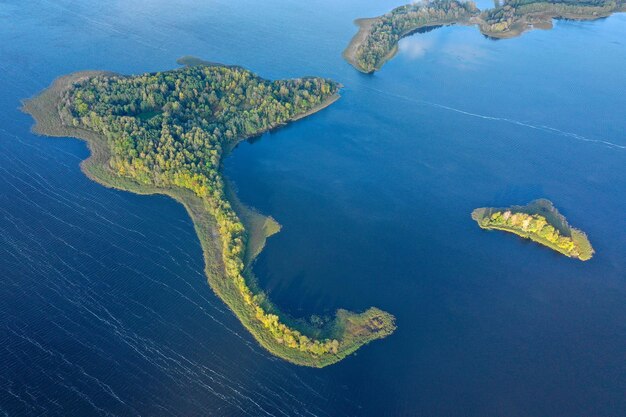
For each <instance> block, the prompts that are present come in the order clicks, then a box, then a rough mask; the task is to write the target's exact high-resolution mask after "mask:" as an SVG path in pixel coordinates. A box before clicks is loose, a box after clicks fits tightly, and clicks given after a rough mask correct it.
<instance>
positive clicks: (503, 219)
mask: <svg viewBox="0 0 626 417" xmlns="http://www.w3.org/2000/svg"><path fill="white" fill-rule="evenodd" d="M472 219H474V220H475V221H476V222H477V223H478V225H479V226H480V227H481V228H483V229H487V230H503V231H505V232H510V233H514V234H516V235H518V236H521V237H523V238H526V239H531V240H533V241H535V242H537V243H540V244H542V245H544V246H547V247H549V248H550V249H553V250H555V251H557V252H560V253H562V254H563V255H566V256H569V257H571V258H577V259H580V260H581V261H587V260H589V259H591V257H592V256H593V254H594V250H593V248H592V247H591V243H590V242H589V239H587V235H586V234H585V233H583V232H582V231H580V230H578V229H575V228H573V227H571V226H570V225H569V224H568V223H567V220H566V219H565V217H564V216H563V215H562V214H560V213H559V212H558V210H557V209H556V208H555V207H554V205H553V204H552V202H550V201H549V200H545V199H540V200H535V201H533V202H531V203H529V204H528V205H526V206H512V207H508V208H494V207H483V208H478V209H476V210H474V211H473V212H472Z"/></svg>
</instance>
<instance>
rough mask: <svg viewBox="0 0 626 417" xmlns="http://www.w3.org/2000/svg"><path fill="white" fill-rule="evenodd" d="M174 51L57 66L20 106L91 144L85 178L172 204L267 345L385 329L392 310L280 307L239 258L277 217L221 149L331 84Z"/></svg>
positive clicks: (361, 340)
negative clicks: (132, 69)
mask: <svg viewBox="0 0 626 417" xmlns="http://www.w3.org/2000/svg"><path fill="white" fill-rule="evenodd" d="M186 60H187V62H188V63H189V64H190V66H187V67H185V68H181V69H178V70H173V71H166V72H159V73H151V74H143V75H138V76H129V77H126V76H120V75H116V74H111V73H103V72H85V73H76V74H72V75H70V76H66V77H62V78H60V79H59V80H57V81H56V82H55V83H54V84H53V85H52V86H51V87H50V88H49V89H47V90H45V91H44V92H43V93H42V94H40V95H39V96H37V97H35V98H34V99H32V100H30V101H27V102H26V103H25V105H24V110H25V111H26V112H28V113H30V114H32V115H33V117H34V118H35V120H36V121H37V125H36V126H35V131H36V132H38V133H41V134H46V135H50V136H73V137H78V138H81V139H84V140H86V141H87V142H88V144H89V148H90V150H91V152H92V155H91V157H90V158H89V159H88V160H87V161H84V163H83V164H82V169H83V171H84V172H85V173H86V174H87V175H88V176H89V177H90V178H92V179H94V180H96V181H98V182H100V183H102V184H104V185H106V186H109V187H115V188H119V189H123V190H129V191H132V192H136V193H141V194H151V193H162V194H166V195H169V196H171V197H173V198H175V199H177V200H178V201H180V202H181V203H182V204H184V206H185V207H186V209H187V211H188V212H189V214H190V216H191V218H192V220H193V221H194V226H195V229H196V232H197V234H198V237H199V240H200V243H201V245H202V248H203V252H204V258H205V264H206V274H207V278H208V282H209V284H210V285H211V287H212V288H213V290H214V291H215V292H216V293H217V295H218V296H220V297H221V298H222V300H224V302H225V303H226V304H227V305H228V306H229V307H230V308H231V310H232V311H233V312H234V313H235V314H236V315H237V317H238V318H239V319H240V321H241V322H242V323H243V324H244V326H245V327H246V328H247V329H248V330H249V331H250V332H251V333H252V334H253V335H254V336H255V338H256V339H257V340H258V341H259V343H260V344H261V345H262V346H263V347H265V348H266V349H267V350H269V351H270V352H272V353H273V354H275V355H277V356H279V357H281V358H283V359H286V360H288V361H290V362H293V363H296V364H299V365H307V366H314V367H322V366H326V365H329V364H332V363H335V362H337V361H339V360H341V359H342V358H344V357H345V356H347V355H349V354H350V353H352V352H354V351H355V350H356V349H358V348H359V347H360V346H362V345H364V344H366V343H368V342H370V341H372V340H375V339H378V338H382V337H385V336H387V335H389V334H391V333H392V332H393V331H394V329H395V324H394V317H393V316H392V315H390V314H389V313H386V312H384V311H381V310H379V309H376V308H370V309H368V310H367V311H365V312H364V313H361V314H356V313H351V312H348V311H346V310H338V311H337V314H336V317H335V319H334V320H332V321H329V322H326V323H325V324H324V325H323V326H320V325H317V326H316V325H313V324H308V323H306V322H304V321H302V320H300V321H297V320H293V319H290V318H289V317H287V316H286V315H284V314H281V313H280V311H279V310H278V309H277V308H276V307H275V306H274V305H272V303H271V302H270V301H269V300H268V299H267V297H266V296H265V295H264V294H263V292H262V291H260V290H259V289H258V287H257V286H256V285H255V280H254V277H253V275H252V273H251V269H250V265H251V264H252V261H253V259H254V257H255V256H256V255H257V254H258V252H260V250H261V249H262V247H263V245H264V244H265V239H266V237H268V236H269V235H271V234H273V233H276V232H277V231H278V230H279V228H280V226H279V225H278V223H276V222H275V221H273V219H270V218H266V217H264V216H261V215H260V214H258V213H256V212H254V211H253V210H251V209H249V208H247V207H245V206H244V205H242V204H241V203H240V202H239V201H238V200H237V199H236V196H235V195H234V192H232V190H231V189H230V187H229V186H228V185H227V184H226V183H225V180H224V178H223V176H222V174H221V163H222V160H223V158H224V156H225V154H226V153H227V152H228V151H230V150H231V149H232V148H233V147H234V146H235V145H236V144H237V143H238V142H239V141H241V140H243V139H246V138H249V137H252V136H255V135H258V134H260V133H262V132H264V131H267V130H269V129H272V128H274V127H277V126H280V125H282V124H285V123H287V122H289V121H292V120H296V119H298V118H301V117H304V116H306V115H309V114H312V113H314V112H316V111H318V110H320V109H322V108H324V107H325V106H327V105H329V104H331V103H332V102H334V101H335V100H336V99H337V98H338V94H337V93H338V91H339V88H340V85H339V84H337V83H335V82H333V81H330V80H326V79H321V78H312V77H309V78H299V79H294V80H281V81H269V80H265V79H262V78H260V77H258V76H256V75H254V74H253V73H251V72H250V71H247V70H245V69H243V68H240V67H229V66H223V65H205V64H204V63H203V62H202V61H200V60H193V59H192V58H186ZM191 64H193V65H191Z"/></svg>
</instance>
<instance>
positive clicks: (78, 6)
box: [0, 0, 626, 417]
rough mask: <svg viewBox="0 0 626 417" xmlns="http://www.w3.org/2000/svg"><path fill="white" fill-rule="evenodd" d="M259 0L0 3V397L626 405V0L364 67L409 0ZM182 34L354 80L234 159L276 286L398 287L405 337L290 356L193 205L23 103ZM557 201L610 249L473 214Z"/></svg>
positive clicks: (281, 70) (145, 411) (332, 289)
mask: <svg viewBox="0 0 626 417" xmlns="http://www.w3.org/2000/svg"><path fill="white" fill-rule="evenodd" d="M264 3H269V4H262V6H261V3H259V2H255V1H251V0H246V1H239V2H230V1H195V0H180V1H155V2H140V1H124V2H122V1H117V2H99V1H95V0H89V1H77V0H74V1H70V0H65V1H33V2H20V1H13V0H9V1H4V2H0V21H1V22H2V25H0V58H1V59H0V74H1V76H0V82H1V85H2V94H0V106H1V109H2V112H0V284H1V285H0V415H10V416H25V415H80V416H88V415H89V416H91V415H182V416H192V415H217V416H239V415H241V416H243V415H251V416H263V415H283V416H295V415H310V416H312V415H317V416H349V415H358V416H360V415H364V416H381V415H390V416H476V417H484V416H505V417H513V416H531V417H536V416H550V417H554V416H564V417H575V416H581V417H583V416H606V417H615V416H622V415H626V396H625V393H626V360H625V359H626V354H625V352H626V320H625V319H626V272H625V271H626V258H625V257H624V254H626V216H625V215H624V214H625V213H626V164H625V163H626V134H625V133H624V132H626V117H625V115H626V112H625V110H624V109H626V43H625V42H624V39H626V15H616V16H613V17H611V18H608V19H604V20H601V21H597V22H583V23H581V22H557V23H556V27H555V29H554V30H552V31H535V32H531V33H528V34H525V35H524V36H523V37H521V38H517V39H513V40H507V41H498V42H494V41H490V40H487V39H485V38H483V37H482V36H481V35H480V34H479V33H478V32H477V31H476V30H475V29H473V28H442V29H438V30H436V31H433V32H429V33H426V34H421V35H417V36H414V37H412V38H409V39H405V40H403V41H402V43H401V47H400V53H399V55H398V56H397V57H396V58H394V59H393V60H392V61H390V62H389V63H388V64H387V65H385V67H384V69H383V70H382V71H381V72H379V73H377V74H375V75H373V76H366V75H362V74H359V73H357V72H356V71H354V70H353V69H352V68H351V67H350V66H348V65H347V64H346V63H345V62H344V61H343V60H342V58H341V51H342V50H343V48H344V47H345V45H346V44H347V42H348V41H349V39H350V37H351V36H352V35H353V33H354V27H353V26H352V24H351V21H352V19H353V18H355V17H360V16H370V15H377V14H380V13H382V12H384V11H386V10H388V9H390V8H391V7H393V6H396V5H399V4H401V2H392V1H376V2H373V1H368V2H362V1H358V0H350V1H344V2H336V1H331V0H321V1H316V2H290V1H286V0H277V1H271V2H264ZM337 3H340V4H337ZM186 54H191V55H197V56H200V57H203V58H205V59H209V60H212V61H220V62H225V63H233V64H240V65H244V66H246V67H248V68H250V69H252V70H254V71H256V72H258V73H260V74H261V75H263V76H266V77H271V78H286V77H296V76H301V75H309V74H311V75H321V76H328V77H332V78H334V79H336V80H338V81H340V82H342V83H343V84H344V85H345V86H346V87H345V89H344V90H343V93H342V95H343V97H342V99H341V100H340V101H338V102H337V103H336V104H334V105H333V106H332V107H331V108H329V109H327V110H325V111H323V112H321V113H318V114H316V115H315V116H313V117H310V118H308V119H305V120H302V121H300V122H298V123H296V124H294V125H291V126H289V127H286V128H283V129H280V130H278V131H277V132H275V133H272V134H267V135H265V136H264V137H262V138H261V140H258V141H255V142H254V143H252V144H249V143H244V144H242V145H240V146H239V147H238V149H237V150H236V151H235V152H234V153H233V155H232V156H231V157H230V158H229V159H228V161H227V163H226V169H227V173H228V175H229V176H230V177H231V178H232V179H233V180H234V181H235V182H236V185H237V187H238V188H239V192H240V196H241V198H242V199H243V201H245V202H246V203H249V204H251V205H252V206H254V207H256V208H258V209H259V210H261V211H262V212H264V213H267V214H271V215H272V216H274V217H275V218H276V219H277V220H278V221H279V222H280V223H281V224H282V225H283V226H284V228H283V230H282V232H281V233H279V234H278V235H276V236H275V237H272V238H271V239H270V241H269V242H268V246H267V248H266V250H265V251H264V252H263V254H262V255H261V256H260V258H259V259H258V261H257V264H256V272H257V275H258V277H259V280H260V283H261V285H262V287H263V288H265V289H266V290H267V292H268V293H269V294H270V296H271V298H272V299H273V300H274V301H275V302H276V303H277V304H278V305H279V306H280V307H281V308H282V309H283V310H285V311H287V312H289V313H290V314H293V315H294V316H306V315H310V314H313V313H316V314H332V312H333V311H334V310H335V309H337V308H340V307H342V308H349V309H353V310H362V309H365V308H367V307H369V306H372V305H375V306H378V307H380V308H383V309H385V310H387V311H389V312H391V313H393V314H395V315H396V316H397V320H398V330H397V332H396V333H395V334H394V335H393V336H391V337H389V338H388V339H385V340H382V341H377V342H374V343H372V344H371V345H369V346H367V347H365V348H363V349H361V350H360V351H359V352H358V354H357V355H355V356H353V357H350V358H348V359H346V360H345V361H343V362H341V363H339V364H337V365H334V366H331V367H329V368H325V369H322V370H314V369H307V368H300V367H296V366H292V365H289V364H287V363H284V362H283V361H281V360H278V359H275V358H273V357H272V356H270V355H269V354H267V353H266V352H265V351H263V350H262V349H261V348H259V347H258V346H257V344H256V342H255V341H254V340H253V339H252V337H251V336H250V335H249V334H248V333H247V332H246V331H245V330H244V329H243V328H242V326H241V325H240V324H239V322H238V321H237V320H236V319H235V318H234V316H233V315H232V314H231V313H230V312H229V311H228V310H227V309H226V307H225V306H224V305H223V304H222V303H221V301H220V300H219V299H217V298H216V297H215V296H214V294H213V293H212V292H211V290H210V289H209V287H208V285H207V284H206V281H205V278H204V275H203V272H202V268H203V265H202V258H201V251H200V247H199V244H198V241H197V238H196V237H195V234H194V230H193V226H192V224H191V222H190V220H189V219H188V217H187V215H186V213H185V211H184V209H183V208H182V207H181V206H179V205H178V204H176V203H175V202H173V201H171V200H169V199H168V198H165V197H157V196H155V197H145V196H136V195H133V194H129V193H124V192H118V191H113V190H108V189H105V188H103V187H101V186H99V185H97V184H95V183H92V182H90V181H89V180H87V179H86V178H85V177H84V176H83V175H82V173H81V172H80V170H79V167H78V164H79V162H80V161H81V160H82V159H84V158H85V157H86V156H87V154H88V153H87V150H86V148H85V146H84V145H83V144H82V143H80V142H78V141H76V140H71V139H51V138H42V137H37V136H34V135H33V134H31V133H30V132H29V129H30V126H31V124H32V121H31V119H30V118H29V116H27V115H24V114H22V113H20V112H19V110H18V107H19V105H20V99H22V98H25V97H29V96H32V95H33V94H35V93H36V92H38V91H39V90H41V89H42V88H44V87H46V86H47V85H48V84H49V83H50V82H51V81H52V80H53V79H54V78H55V77H57V76H59V75H61V74H65V73H68V72H71V71H76V70H82V69H107V70H113V71H118V72H122V73H139V72H144V71H155V70H162V69H169V68H172V67H173V66H174V62H175V60H176V59H177V58H178V57H180V56H182V55H186ZM539 197H546V198H549V199H551V200H552V201H554V202H555V204H556V205H557V207H559V208H560V209H561V211H562V212H563V213H564V214H565V215H566V216H567V217H568V219H569V220H570V222H571V223H572V224H573V225H574V226H577V227H580V228H582V229H584V230H585V231H586V232H587V233H588V234H589V237H590V239H591V242H592V243H593V245H594V247H595V248H596V250H597V254H596V256H595V257H594V258H593V259H592V260H591V261H590V262H587V263H582V262H578V261H575V260H571V259H567V258H565V257H562V256H560V255H558V254H555V253H553V252H552V251H550V250H547V249H545V248H542V247H540V246H538V245H535V244H532V243H527V242H524V241H521V240H519V239H517V238H515V237H513V236H510V235H505V234H501V233H488V232H484V231H481V230H480V229H479V228H478V227H477V226H476V225H475V224H474V222H473V221H472V220H471V219H470V217H469V214H470V212H471V210H472V209H473V208H475V207H479V206H503V205H510V204H524V203H526V202H528V201H530V200H532V199H535V198H539Z"/></svg>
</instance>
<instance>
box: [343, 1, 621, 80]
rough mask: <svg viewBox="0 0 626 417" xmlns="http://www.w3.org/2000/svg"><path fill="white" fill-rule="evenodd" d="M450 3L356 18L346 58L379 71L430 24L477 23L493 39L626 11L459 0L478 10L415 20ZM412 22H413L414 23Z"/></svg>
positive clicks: (610, 5)
mask: <svg viewBox="0 0 626 417" xmlns="http://www.w3.org/2000/svg"><path fill="white" fill-rule="evenodd" d="M446 4H448V3H446V2H445V1H443V0H436V1H433V2H430V3H424V4H421V3H420V4H416V3H413V4H412V6H411V5H405V6H399V7H397V8H395V9H393V10H391V11H390V12H388V13H386V14H384V15H381V16H377V17H372V18H359V19H356V20H354V23H355V25H357V26H358V28H359V30H358V31H357V33H356V34H355V35H354V36H353V37H352V38H351V40H350V43H349V44H348V46H347V47H346V49H345V50H344V51H343V53H342V55H343V58H344V59H345V60H346V61H347V62H348V63H349V64H350V65H352V66H353V67H354V68H355V69H356V70H358V71H360V72H362V73H365V74H372V73H374V72H376V71H379V70H380V69H381V68H382V66H383V65H384V64H385V63H386V62H387V61H389V60H390V59H391V58H393V57H394V56H395V55H396V53H397V51H398V43H399V41H400V40H401V39H403V38H405V37H407V36H410V35H411V34H412V33H413V32H415V31H419V30H420V29H424V28H428V27H436V26H451V25H464V26H477V27H478V29H479V30H480V32H481V33H482V34H483V35H484V36H485V37H488V38H491V39H511V38H515V37H518V36H520V35H522V34H523V33H525V32H527V31H530V30H533V29H544V30H548V29H552V27H553V23H552V22H553V20H554V19H568V20H578V21H589V20H596V19H602V18H606V17H608V16H611V15H612V14H613V13H618V12H626V3H625V2H623V1H621V0H618V2H617V3H610V2H607V3H606V4H605V5H602V6H590V5H586V4H581V5H575V4H567V3H558V2H551V1H537V2H535V3H527V4H523V5H519V6H509V5H506V4H505V5H502V6H500V7H497V8H495V9H486V10H484V11H482V12H481V11H480V10H478V9H476V8H475V5H473V3H472V2H465V3H463V2H458V3H456V4H459V5H464V6H463V7H468V5H473V6H472V7H474V10H472V13H471V15H470V16H467V15H466V16H460V17H458V18H449V19H440V20H437V19H436V16H433V17H435V18H434V19H433V20H432V21H428V22H425V23H419V24H414V20H416V18H415V17H414V15H415V13H416V11H417V10H420V9H421V10H423V9H424V8H425V7H431V8H438V7H440V8H441V7H444V5H446ZM409 6H411V7H412V9H411V10H410V12H411V13H413V15H410V14H409V13H408V12H407V8H409ZM407 16H413V17H407ZM383 18H385V20H383ZM394 19H396V20H394ZM402 19H404V20H402ZM397 21H399V22H401V23H399V24H398V26H399V27H394V24H395V23H396V22H397ZM390 22H392V23H390ZM411 23H413V24H412V25H410V24H411ZM376 24H379V26H381V27H383V29H381V28H380V27H379V28H378V31H375V32H373V29H372V28H373V27H374V26H375V25H376ZM407 24H409V25H410V27H409V28H408V29H404V30H402V31H400V28H402V27H404V26H406V25H407ZM394 30H395V32H394ZM381 32H383V33H385V34H387V35H386V36H387V37H385V36H384V35H380V33H381ZM390 32H392V33H393V35H392V36H393V37H395V38H397V39H395V38H393V39H392V40H393V43H387V42H388V40H389V37H391V36H390V35H389V33H390ZM372 33H375V35H372ZM370 36H372V37H376V40H373V41H370V43H373V47H372V48H371V49H368V50H367V51H363V49H364V48H365V45H366V43H367V41H368V40H369V38H370ZM383 40H384V41H383ZM366 52H369V53H370V54H372V53H374V54H378V56H377V58H378V59H377V60H376V62H374V63H372V62H371V61H370V62H368V61H367V60H365V62H364V63H363V62H360V60H359V53H361V54H364V53H366ZM383 53H384V55H383ZM369 58H371V57H369ZM364 65H366V66H364Z"/></svg>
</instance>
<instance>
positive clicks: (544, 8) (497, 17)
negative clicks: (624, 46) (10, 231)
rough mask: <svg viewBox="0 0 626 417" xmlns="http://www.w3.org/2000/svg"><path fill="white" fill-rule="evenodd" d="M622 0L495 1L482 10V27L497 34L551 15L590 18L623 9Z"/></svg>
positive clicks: (485, 31) (551, 16)
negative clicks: (490, 6) (528, 21)
mask: <svg viewBox="0 0 626 417" xmlns="http://www.w3.org/2000/svg"><path fill="white" fill-rule="evenodd" d="M625 8H626V2H625V1H624V0H617V1H616V0H549V1H546V0H509V1H505V2H503V3H502V4H500V3H499V2H498V3H497V5H496V7H494V8H493V9H488V10H485V11H484V12H483V13H482V14H481V20H482V22H481V25H480V27H481V31H482V32H484V33H490V34H496V33H501V32H507V31H509V30H511V28H512V27H513V25H515V24H516V23H523V21H524V20H532V19H533V17H534V16H533V15H537V17H538V18H539V19H540V20H545V19H548V20H549V19H551V18H553V17H580V18H581V19H592V18H595V17H602V16H607V15H609V14H611V13H613V12H617V11H620V10H625Z"/></svg>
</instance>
